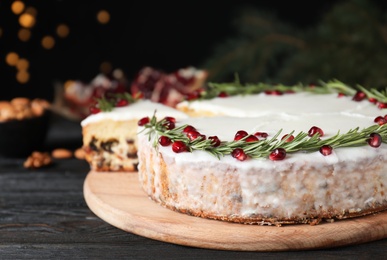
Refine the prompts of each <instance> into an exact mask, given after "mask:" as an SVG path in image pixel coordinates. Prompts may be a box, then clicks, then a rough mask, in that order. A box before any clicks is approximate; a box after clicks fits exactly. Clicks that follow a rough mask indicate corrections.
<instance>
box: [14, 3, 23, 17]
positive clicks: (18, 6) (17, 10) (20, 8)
mask: <svg viewBox="0 0 387 260" xmlns="http://www.w3.org/2000/svg"><path fill="white" fill-rule="evenodd" d="M24 8H25V5H24V3H23V2H22V1H15V2H13V3H12V5H11V10H12V12H13V13H14V14H17V15H19V14H21V13H22V12H23V10H24Z"/></svg>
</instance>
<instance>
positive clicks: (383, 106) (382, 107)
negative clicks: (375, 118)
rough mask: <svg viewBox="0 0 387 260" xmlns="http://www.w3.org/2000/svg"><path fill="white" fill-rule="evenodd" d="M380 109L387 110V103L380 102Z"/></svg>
mask: <svg viewBox="0 0 387 260" xmlns="http://www.w3.org/2000/svg"><path fill="white" fill-rule="evenodd" d="M378 108H380V109H384V108H387V103H382V102H379V103H378Z"/></svg>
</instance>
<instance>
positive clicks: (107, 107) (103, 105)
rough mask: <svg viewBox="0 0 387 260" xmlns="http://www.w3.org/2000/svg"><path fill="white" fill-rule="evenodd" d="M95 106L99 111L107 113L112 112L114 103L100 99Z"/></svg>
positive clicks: (103, 98)
mask: <svg viewBox="0 0 387 260" xmlns="http://www.w3.org/2000/svg"><path fill="white" fill-rule="evenodd" d="M97 106H98V108H99V109H101V111H105V112H109V111H112V110H113V108H114V103H113V102H112V101H111V100H109V99H106V98H105V97H102V98H98V99H97Z"/></svg>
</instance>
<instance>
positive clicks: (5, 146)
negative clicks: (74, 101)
mask: <svg viewBox="0 0 387 260" xmlns="http://www.w3.org/2000/svg"><path fill="white" fill-rule="evenodd" d="M49 119H50V112H49V111H48V110H46V111H45V112H44V113H43V115H41V116H38V117H33V118H27V119H22V120H11V121H6V122H0V156H4V157H25V156H28V155H30V154H31V153H32V152H33V151H37V150H40V149H42V147H43V145H44V141H45V139H46V136H47V132H48V127H49V121H50V120H49Z"/></svg>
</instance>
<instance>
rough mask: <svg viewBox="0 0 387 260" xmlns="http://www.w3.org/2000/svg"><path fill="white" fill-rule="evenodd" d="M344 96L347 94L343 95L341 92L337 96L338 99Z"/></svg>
mask: <svg viewBox="0 0 387 260" xmlns="http://www.w3.org/2000/svg"><path fill="white" fill-rule="evenodd" d="M344 96H345V94H344V93H341V92H340V93H338V94H337V97H339V98H341V97H344Z"/></svg>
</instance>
